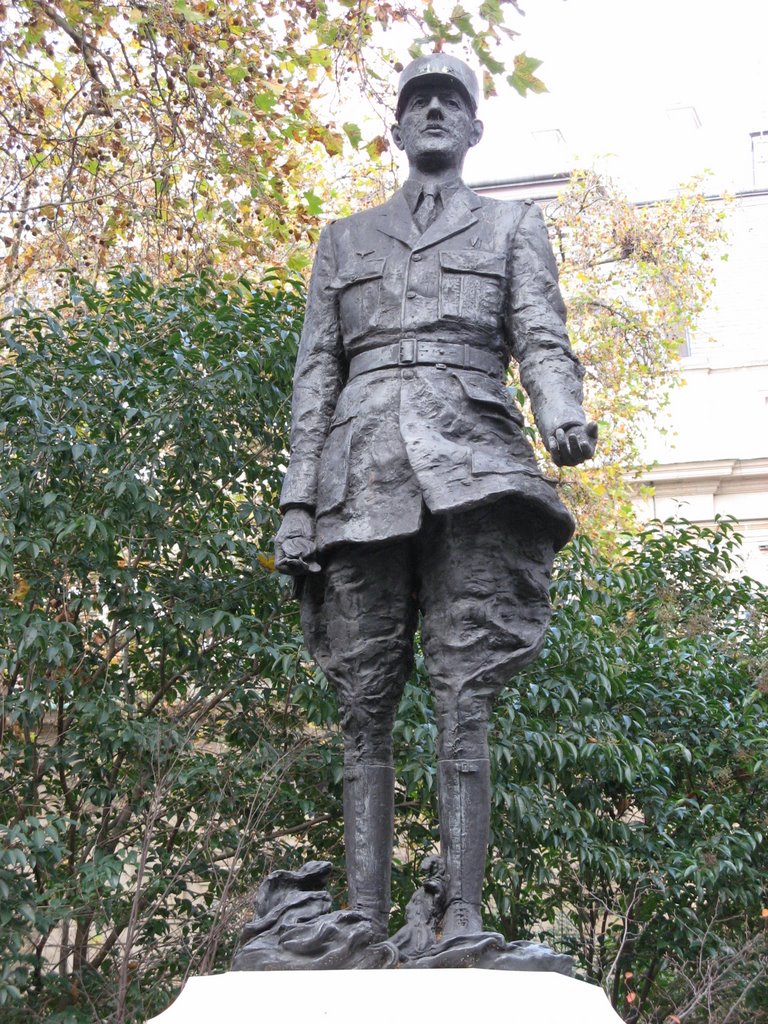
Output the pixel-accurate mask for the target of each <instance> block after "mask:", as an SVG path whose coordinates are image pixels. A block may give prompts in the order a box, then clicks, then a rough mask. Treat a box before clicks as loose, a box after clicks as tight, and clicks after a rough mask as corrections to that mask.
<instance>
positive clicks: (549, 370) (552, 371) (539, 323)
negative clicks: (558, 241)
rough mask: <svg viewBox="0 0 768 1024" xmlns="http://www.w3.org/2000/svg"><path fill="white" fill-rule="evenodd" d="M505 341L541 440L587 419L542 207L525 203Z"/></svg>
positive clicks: (514, 244)
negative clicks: (513, 358) (518, 367)
mask: <svg viewBox="0 0 768 1024" xmlns="http://www.w3.org/2000/svg"><path fill="white" fill-rule="evenodd" d="M510 270H511V274H510V295H509V307H508V316H507V333H508V337H507V341H508V344H509V347H510V351H511V353H512V355H513V356H514V357H515V359H516V360H517V362H518V363H519V366H520V379H521V381H522V384H523V387H524V388H525V390H526V392H527V393H528V397H529V398H530V400H531V406H532V408H533V415H534V417H535V419H536V426H537V427H538V429H539V433H540V434H541V436H542V438H543V440H544V443H545V444H546V443H547V439H548V438H549V436H550V435H551V434H552V433H553V432H554V431H555V430H556V429H557V428H558V427H564V426H569V425H572V424H577V423H585V422H586V417H585V415H584V410H583V409H582V405H581V403H582V397H583V392H582V386H581V381H582V378H583V376H584V370H583V368H582V366H581V364H580V363H579V361H578V359H577V358H576V356H575V355H574V354H573V352H572V350H571V344H570V342H569V340H568V334H567V331H566V329H565V319H566V311H565V303H564V302H563V297H562V295H561V294H560V288H559V287H558V284H557V264H556V262H555V256H554V253H553V252H552V246H551V245H550V241H549V235H548V234H547V228H546V225H545V223H544V217H543V216H542V213H541V210H540V209H539V208H538V206H536V205H535V204H534V203H531V204H526V207H525V210H524V212H523V215H522V217H521V218H520V220H519V222H518V227H517V231H516V232H515V235H514V238H513V242H512V253H511V268H510Z"/></svg>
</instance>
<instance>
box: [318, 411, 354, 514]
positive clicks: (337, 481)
mask: <svg viewBox="0 0 768 1024" xmlns="http://www.w3.org/2000/svg"><path fill="white" fill-rule="evenodd" d="M353 423H354V417H352V416H347V417H345V418H344V419H338V420H334V421H332V422H331V429H330V430H329V431H328V437H327V438H326V440H325V445H324V447H323V452H322V455H321V456H320V466H319V470H318V480H317V507H316V509H315V511H316V514H317V515H322V514H323V513H324V512H333V511H334V510H335V509H337V508H339V507H340V506H341V505H343V504H344V500H345V498H346V497H347V488H348V486H349V458H350V450H351V447H352V426H353Z"/></svg>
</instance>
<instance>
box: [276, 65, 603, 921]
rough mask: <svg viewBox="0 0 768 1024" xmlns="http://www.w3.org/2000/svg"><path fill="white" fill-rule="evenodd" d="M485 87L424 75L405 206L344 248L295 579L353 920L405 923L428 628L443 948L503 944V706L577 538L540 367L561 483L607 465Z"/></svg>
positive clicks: (535, 644)
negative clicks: (403, 748) (559, 554)
mask: <svg viewBox="0 0 768 1024" xmlns="http://www.w3.org/2000/svg"><path fill="white" fill-rule="evenodd" d="M478 99H479V90H478V83H477V78H476V77H475V75H474V73H473V72H472V70H471V69H470V68H469V67H467V65H466V64H464V63H463V62H462V61H460V60H457V59H456V58H453V57H449V56H445V55H442V54H434V55H432V56H429V57H422V58H419V59H418V60H415V61H413V62H412V63H411V64H409V65H408V66H407V67H406V68H405V70H404V71H403V72H402V74H401V76H400V82H399V92H398V101H397V123H396V124H395V125H394V126H393V128H392V138H393V140H394V143H395V145H396V146H397V147H398V149H401V150H404V151H405V155H406V157H407V158H408V168H409V175H408V180H407V181H406V183H405V185H404V186H403V187H402V188H401V189H400V190H399V191H398V192H396V193H395V195H394V196H393V197H392V198H391V199H390V200H389V202H387V203H384V204H383V205H382V206H379V207H377V208H375V209H372V210H366V211H364V212H362V213H358V214H355V215H353V216H351V217H346V218H344V219H343V220H339V221H335V222H334V223H332V224H329V225H328V226H327V227H326V228H325V230H324V231H323V232H322V235H321V237H320V242H319V245H318V250H317V256H316V259H315V263H314V269H313V273H312V280H311V284H310V289H309V299H308V303H307V310H306V319H305V323H304V331H303V334H302V338H301V345H300V348H299V354H298V359H297V363H296V373H295V377H294V391H293V430H292V436H291V457H290V465H289V467H288V471H287V474H286V477H285V483H284V486H283V490H282V495H281V508H282V510H283V514H284V519H283V524H282V526H281V528H280V531H279V533H278V535H277V538H276V566H277V568H278V569H279V570H281V571H282V572H286V573H290V574H296V575H304V577H305V578H304V580H303V581H302V595H301V607H302V624H303V628H304V634H305V640H306V643H307V645H308V647H309V650H310V652H311V653H312V655H313V657H314V658H315V659H316V660H317V662H318V663H319V665H320V666H321V667H322V669H323V670H324V672H325V674H326V676H327V677H328V679H329V680H330V681H331V683H332V684H333V686H334V688H335V691H336V694H337V699H338V704H339V709H340V712H341V726H342V730H343V737H344V836H345V847H346V851H345V852H346V864H347V876H348V883H349V894H350V905H351V906H352V907H353V908H355V909H357V910H360V911H363V912H365V913H366V914H367V915H369V917H370V918H371V920H372V921H373V923H374V926H375V928H376V930H377V932H378V933H379V934H380V935H384V934H385V933H386V928H387V920H388V916H389V910H390V865H391V855H392V846H393V834H392V833H393V813H394V811H393V807H394V796H393V794H394V771H393V761H392V727H393V723H394V719H395V714H396V711H397V706H398V702H399V700H400V696H401V694H402V689H403V685H404V682H405V680H406V679H407V678H408V675H409V674H410V672H411V670H412V667H413V638H414V631H415V630H416V628H417V623H418V624H419V628H420V629H421V639H422V644H423V649H424V660H425V664H426V668H427V672H428V674H429V679H430V684H431V688H432V692H433V695H434V702H435V712H436V718H437V726H438V737H437V749H438V764H437V783H438V801H439V815H440V840H441V852H442V856H443V858H444V861H445V867H446V879H447V883H446V884H447V909H446V911H445V915H444V918H443V922H442V934H443V937H444V938H446V937H450V936H454V935H457V934H461V933H465V932H466V933H471V932H479V931H482V921H481V914H480V905H481V892H482V882H483V876H484V871H485V859H486V851H487V844H488V827H489V817H490V806H491V795H490V775H489V762H488V741H487V732H488V721H489V715H490V711H491V707H492V704H493V701H494V698H495V697H496V696H497V694H498V693H499V691H500V690H501V688H502V687H503V686H505V685H506V684H508V683H509V681H510V679H511V677H512V676H513V675H514V673H515V672H517V671H518V670H519V669H521V668H522V667H523V666H524V665H527V664H528V663H529V662H530V661H531V660H532V659H533V658H535V657H536V655H537V654H538V652H539V651H540V649H541V647H542V644H543V642H544V634H545V631H546V628H547V625H548V622H549V618H550V603H549V579H550V572H551V568H552V562H553V558H554V555H555V552H556V551H557V550H558V549H559V548H560V547H562V546H563V545H564V544H565V543H566V542H567V541H568V540H569V539H570V537H571V535H572V532H573V520H572V518H571V516H570V514H569V513H568V511H567V510H566V508H565V507H564V506H563V505H562V503H561V502H560V500H559V498H558V496H557V493H556V489H555V485H554V484H553V482H552V481H550V480H548V479H546V478H545V477H543V476H542V475H541V473H540V472H539V470H538V469H537V466H536V462H535V460H534V455H533V452H532V449H531V447H530V444H529V443H528V441H527V439H526V436H525V433H524V430H523V418H522V415H521V413H520V410H519V409H518V408H517V406H516V405H515V402H514V400H513V399H512V397H511V396H510V393H509V391H508V390H507V389H506V387H505V386H504V378H505V373H506V369H507V365H508V363H509V362H510V359H512V358H514V359H515V360H517V363H518V365H519V368H520V375H521V378H522V382H523V385H524V387H525V389H526V391H527V393H528V395H529V397H530V400H531V404H532V408H533V412H534V416H535V419H536V424H537V426H538V429H539V431H540V433H541V436H542V437H543V439H544V441H545V443H546V445H547V447H548V449H549V451H550V453H551V455H552V458H553V460H554V461H555V463H556V464H558V465H563V464H567V465H575V464H576V463H579V462H582V461H584V460H585V459H588V458H591V457H592V455H593V454H594V450H595V443H596V438H597V427H596V425H595V424H593V423H587V422H586V418H585V416H584V412H583V410H582V405H581V400H582V386H581V379H582V376H583V371H582V369H581V366H580V365H579V363H578V361H577V360H576V358H575V356H574V355H573V353H572V351H571V347H570V344H569V341H568V336H567V334H566V329H565V307H564V305H563V300H562V297H561V295H560V291H559V289H558V284H557V268H556V264H555V260H554V256H553V253H552V249H551V246H550V243H549V239H548V236H547V231H546V227H545V225H544V220H543V218H542V215H541V213H540V211H539V209H538V208H537V207H536V206H535V205H534V204H533V203H532V202H530V201H525V202H501V201H495V200H492V199H484V198H480V197H479V196H477V195H475V194H474V193H473V192H471V191H470V190H469V189H468V188H467V187H466V186H465V185H464V184H463V182H462V180H461V171H462V166H463V163H464V158H465V156H466V153H467V151H468V149H469V148H470V146H474V145H476V144H477V143H478V142H479V141H480V138H481V136H482V132H483V125H482V122H480V121H479V120H477V118H476V110H477V104H478Z"/></svg>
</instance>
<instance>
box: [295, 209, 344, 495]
mask: <svg viewBox="0 0 768 1024" xmlns="http://www.w3.org/2000/svg"><path fill="white" fill-rule="evenodd" d="M335 277H336V261H335V258H334V247H333V240H332V237H331V226H330V225H329V226H328V227H326V228H324V229H323V231H322V233H321V235H320V241H319V243H318V247H317V254H316V255H315V262H314V266H313V268H312V276H311V279H310V282H309V294H308V297H307V308H306V312H305V315H304V328H303V330H302V332H301V341H300V343H299V352H298V356H297V357H296V370H295V372H294V375H293V402H292V406H291V411H292V420H293V422H292V427H291V455H290V461H289V464H288V470H287V472H286V474H285V480H284V481H283V487H282V491H281V493H280V507H281V508H282V509H286V508H288V507H290V506H294V505H302V506H305V507H308V508H312V509H313V508H314V507H315V503H316V496H317V473H318V464H319V461H320V455H321V453H322V450H323V446H324V444H325V440H326V437H327V436H328V429H329V426H330V422H331V417H332V416H333V412H334V409H335V408H336V402H337V400H338V397H339V393H340V392H341V389H342V386H343V383H344V378H345V376H346V361H345V358H344V350H343V347H342V343H341V331H340V327H339V315H338V292H337V290H336V289H335V288H334V286H333V282H334V278H335Z"/></svg>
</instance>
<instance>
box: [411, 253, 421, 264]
mask: <svg viewBox="0 0 768 1024" xmlns="http://www.w3.org/2000/svg"><path fill="white" fill-rule="evenodd" d="M420 259H421V253H418V252H417V253H416V254H415V255H414V257H413V262H414V263H418V262H419V260H420Z"/></svg>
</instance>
